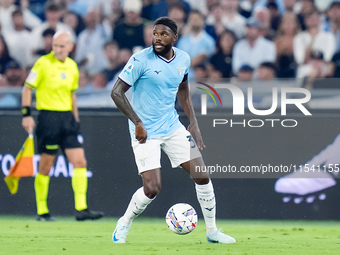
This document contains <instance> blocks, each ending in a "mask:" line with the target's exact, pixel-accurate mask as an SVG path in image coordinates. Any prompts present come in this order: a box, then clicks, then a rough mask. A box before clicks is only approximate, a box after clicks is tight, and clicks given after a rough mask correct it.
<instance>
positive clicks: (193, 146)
mask: <svg viewBox="0 0 340 255" xmlns="http://www.w3.org/2000/svg"><path fill="white" fill-rule="evenodd" d="M187 138H188V141H189V142H190V146H191V148H192V149H193V148H195V147H196V143H195V140H194V139H192V137H191V135H188V136H187Z"/></svg>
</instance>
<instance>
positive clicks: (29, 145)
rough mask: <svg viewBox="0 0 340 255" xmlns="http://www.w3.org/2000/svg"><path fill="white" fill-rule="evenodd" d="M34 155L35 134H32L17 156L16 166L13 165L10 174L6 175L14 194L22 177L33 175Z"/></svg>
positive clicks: (9, 187) (7, 182) (8, 184)
mask: <svg viewBox="0 0 340 255" xmlns="http://www.w3.org/2000/svg"><path fill="white" fill-rule="evenodd" d="M33 156H34V141H33V135H32V134H30V135H29V136H28V137H27V139H26V141H25V142H24V144H23V145H22V147H21V149H20V151H19V153H18V155H17V156H16V158H15V164H14V166H12V168H11V169H10V170H9V174H8V175H7V176H6V177H5V182H6V184H7V186H8V189H9V191H10V192H11V194H12V195H14V194H16V193H17V192H18V187H19V180H20V178H21V177H25V176H33Z"/></svg>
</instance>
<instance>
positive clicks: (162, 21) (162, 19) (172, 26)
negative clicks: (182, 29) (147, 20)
mask: <svg viewBox="0 0 340 255" xmlns="http://www.w3.org/2000/svg"><path fill="white" fill-rule="evenodd" d="M153 25H154V26H156V25H164V26H167V27H168V28H170V29H171V31H172V32H174V34H175V35H177V24H176V22H175V21H174V20H173V19H171V18H169V17H160V18H158V19H156V20H155V22H154V23H153Z"/></svg>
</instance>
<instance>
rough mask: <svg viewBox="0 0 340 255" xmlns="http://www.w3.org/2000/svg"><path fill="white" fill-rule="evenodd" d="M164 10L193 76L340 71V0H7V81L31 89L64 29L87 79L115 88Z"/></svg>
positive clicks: (0, 24)
mask: <svg viewBox="0 0 340 255" xmlns="http://www.w3.org/2000/svg"><path fill="white" fill-rule="evenodd" d="M161 16H169V17H171V18H172V19H174V20H175V21H176V23H177V25H178V31H179V40H178V42H177V44H176V47H178V48H180V49H182V50H184V51H186V52H187V53H188V54H189V55H190V57H191V70H190V73H189V77H190V78H191V79H196V80H199V79H211V80H213V81H214V80H219V79H226V78H235V79H238V80H240V81H250V80H253V79H260V80H271V79H276V78H312V79H314V78H325V77H335V78H338V77H340V1H339V0H54V1H46V0H31V1H29V0H20V1H18V0H17V1H16V0H0V86H9V87H16V86H23V84H24V80H25V78H26V77H27V73H28V72H29V70H30V68H31V67H32V65H33V64H34V62H35V61H36V60H37V59H38V58H39V57H40V56H42V55H44V54H47V53H49V52H50V51H51V50H52V37H53V34H54V33H55V31H57V30H61V29H63V30H69V31H71V32H72V33H73V34H74V36H75V38H76V41H75V46H76V47H75V48H74V51H73V52H72V54H71V56H70V57H71V58H73V59H74V60H75V61H76V62H77V63H78V66H79V70H80V81H79V86H80V87H81V88H84V90H89V91H91V90H93V89H97V88H108V89H111V88H112V86H113V83H114V81H115V79H116V78H117V75H118V74H119V72H120V70H121V69H122V68H123V66H124V65H125V63H126V62H127V61H128V59H129V58H130V57H131V55H132V54H133V53H135V52H138V51H140V50H142V49H143V48H145V47H149V46H151V45H152V35H153V25H152V24H153V21H154V20H155V19H157V18H158V17H161ZM339 87H340V85H339Z"/></svg>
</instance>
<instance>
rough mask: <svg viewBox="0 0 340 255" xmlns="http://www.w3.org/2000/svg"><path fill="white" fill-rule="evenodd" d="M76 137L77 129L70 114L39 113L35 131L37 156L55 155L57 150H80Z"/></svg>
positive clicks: (56, 112) (55, 112)
mask: <svg viewBox="0 0 340 255" xmlns="http://www.w3.org/2000/svg"><path fill="white" fill-rule="evenodd" d="M78 135H80V134H79V128H78V125H77V123H76V120H75V118H74V115H73V113H72V112H70V111H68V112H58V111H40V112H39V115H38V121H37V129H36V136H37V143H38V153H39V154H41V153H47V154H50V155H55V154H57V153H58V149H59V148H61V149H62V150H65V149H71V148H81V147H82V145H81V143H80V142H79V141H78Z"/></svg>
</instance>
